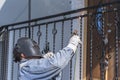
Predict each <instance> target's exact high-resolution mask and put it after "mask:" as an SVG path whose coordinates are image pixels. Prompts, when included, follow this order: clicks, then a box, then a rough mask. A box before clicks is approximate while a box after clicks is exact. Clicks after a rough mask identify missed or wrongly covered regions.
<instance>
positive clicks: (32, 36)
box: [31, 27, 34, 39]
mask: <svg viewBox="0 0 120 80" xmlns="http://www.w3.org/2000/svg"><path fill="white" fill-rule="evenodd" d="M31 32H32V35H31V38H32V39H34V27H32V31H31Z"/></svg>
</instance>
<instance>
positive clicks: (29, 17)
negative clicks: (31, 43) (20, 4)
mask: <svg viewBox="0 0 120 80" xmlns="http://www.w3.org/2000/svg"><path fill="white" fill-rule="evenodd" d="M28 20H29V22H28V26H29V31H28V33H29V35H28V36H29V38H31V24H30V20H31V0H29V2H28Z"/></svg>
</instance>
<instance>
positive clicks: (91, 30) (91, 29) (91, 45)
mask: <svg viewBox="0 0 120 80" xmlns="http://www.w3.org/2000/svg"><path fill="white" fill-rule="evenodd" d="M92 49H93V24H91V25H90V80H93V76H92V68H93V67H92V54H93V51H92Z"/></svg>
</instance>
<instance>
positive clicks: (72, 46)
mask: <svg viewBox="0 0 120 80" xmlns="http://www.w3.org/2000/svg"><path fill="white" fill-rule="evenodd" d="M67 47H69V48H71V49H72V50H73V52H74V53H75V51H76V49H77V46H75V45H74V44H68V45H67Z"/></svg>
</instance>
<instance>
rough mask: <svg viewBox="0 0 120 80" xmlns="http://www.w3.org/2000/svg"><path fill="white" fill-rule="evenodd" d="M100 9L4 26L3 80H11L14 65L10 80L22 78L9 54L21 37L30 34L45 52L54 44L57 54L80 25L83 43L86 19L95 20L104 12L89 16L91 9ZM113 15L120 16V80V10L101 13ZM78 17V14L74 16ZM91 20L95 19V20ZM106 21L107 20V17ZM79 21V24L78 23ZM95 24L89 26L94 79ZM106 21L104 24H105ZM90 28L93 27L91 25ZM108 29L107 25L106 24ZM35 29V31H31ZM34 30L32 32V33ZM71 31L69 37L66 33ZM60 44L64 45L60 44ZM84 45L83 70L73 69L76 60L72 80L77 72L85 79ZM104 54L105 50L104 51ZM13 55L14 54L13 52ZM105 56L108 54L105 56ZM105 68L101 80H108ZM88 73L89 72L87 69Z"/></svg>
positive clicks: (68, 33)
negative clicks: (46, 47) (11, 40)
mask: <svg viewBox="0 0 120 80" xmlns="http://www.w3.org/2000/svg"><path fill="white" fill-rule="evenodd" d="M119 3H120V2H119V1H118V2H112V3H106V4H101V6H102V7H107V6H109V5H114V4H119ZM98 7H99V5H98V6H92V7H86V8H82V9H77V10H73V11H68V12H65V13H60V14H56V15H51V16H46V17H42V18H37V19H33V20H30V21H23V22H18V23H13V24H9V25H4V26H2V27H5V29H6V30H5V32H4V33H3V34H5V36H4V44H3V52H4V54H3V55H4V58H3V60H4V61H3V63H4V64H2V65H1V66H2V67H3V70H2V72H3V74H2V75H3V76H2V80H7V79H6V78H7V77H6V76H7V75H8V74H7V73H8V70H7V69H8V67H9V65H10V64H12V67H11V68H12V69H11V71H9V72H10V73H11V74H10V76H11V78H10V79H9V80H16V79H17V78H18V74H16V75H15V73H17V72H18V68H15V67H16V66H17V67H18V64H16V63H14V62H13V59H7V57H8V52H9V47H11V46H12V47H14V45H15V43H16V41H17V39H18V38H20V37H28V36H29V33H31V38H32V39H34V40H36V41H37V42H38V44H39V46H40V50H41V51H42V50H43V49H44V46H45V44H46V43H47V42H50V50H51V51H53V52H54V53H55V52H57V50H60V49H62V48H63V47H65V45H66V44H67V43H66V41H68V39H69V37H70V36H71V34H72V31H73V27H74V26H77V29H78V32H79V35H80V38H81V39H82V40H84V39H83V36H84V34H83V33H84V30H83V28H84V23H83V20H84V18H86V17H92V18H93V19H94V17H95V16H94V15H96V14H98V13H101V12H98V13H90V14H89V10H96V9H97V8H98ZM84 11H85V12H86V11H88V13H84V14H80V12H84ZM111 12H113V14H116V18H115V20H114V21H115V23H114V24H115V25H116V26H115V27H116V34H115V35H116V38H115V41H116V42H115V44H116V46H115V50H116V53H115V65H114V66H115V80H118V76H119V74H118V68H119V67H118V63H119V61H118V32H117V29H118V27H120V26H119V19H118V17H119V16H118V14H117V13H119V9H117V8H112V9H111V10H105V11H104V12H102V13H101V14H104V15H105V13H111ZM73 14H74V15H73ZM92 18H91V19H92ZM104 19H105V18H104ZM41 21H42V22H41ZM77 21H78V22H77ZM91 21H92V22H91V23H90V24H88V27H90V31H91V32H90V47H89V49H90V52H88V53H89V54H90V56H89V59H90V60H89V61H90V62H88V63H90V65H89V75H90V76H89V79H90V80H93V44H94V42H93V40H94V39H93V36H94V35H93V32H94V29H93V28H94V26H95V25H94V24H95V23H94V20H91ZM102 22H104V21H102ZM28 23H30V24H31V25H30V26H29V25H28ZM89 25H90V26H89ZM103 26H104V24H103ZM29 29H31V30H29ZM29 31H31V32H29ZM66 31H67V34H65V33H66ZM102 31H103V34H102V38H103V37H104V27H102ZM10 33H12V35H9V34H10ZM11 36H12V37H13V42H12V43H13V44H10V43H9V38H10V37H11ZM59 41H60V42H59ZM60 44H61V46H60V47H59V45H60ZM82 50H83V45H81V46H80V47H79V57H78V58H79V63H78V64H79V69H78V70H79V71H78V72H75V71H73V70H74V69H73V67H76V65H73V64H72V63H73V62H74V60H73V59H75V58H73V59H72V60H71V62H70V66H69V68H70V69H69V70H70V71H68V72H69V74H68V75H69V77H68V79H69V80H74V79H73V77H74V74H73V73H74V72H75V73H78V74H79V79H78V80H82V78H83V76H82V74H83V70H82V69H83V66H82V65H83V62H82V61H83V53H82V52H83V51H82ZM102 52H103V51H102ZM10 54H11V56H12V53H10ZM103 57H104V55H103ZM7 60H11V62H10V63H8V61H7ZM101 64H102V66H103V67H101V68H102V70H101V69H100V70H101V75H100V76H101V77H100V78H101V80H105V75H104V70H103V68H104V64H103V63H101ZM87 70H88V69H87ZM64 77H65V76H63V77H62V78H64Z"/></svg>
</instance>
